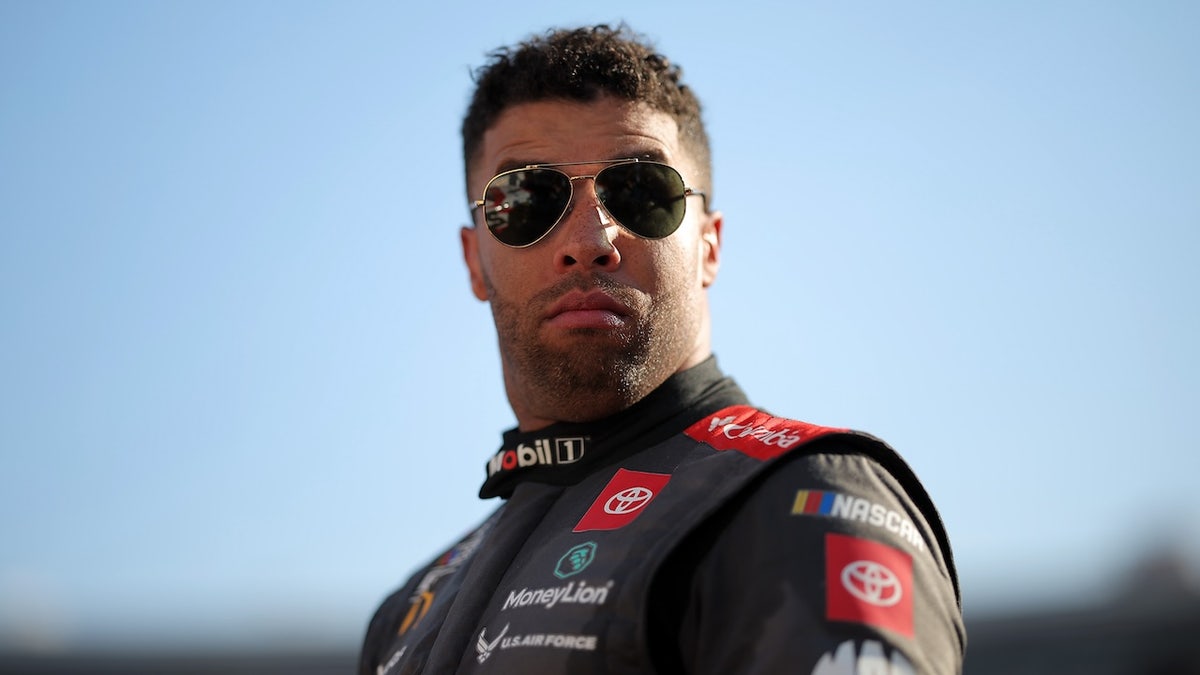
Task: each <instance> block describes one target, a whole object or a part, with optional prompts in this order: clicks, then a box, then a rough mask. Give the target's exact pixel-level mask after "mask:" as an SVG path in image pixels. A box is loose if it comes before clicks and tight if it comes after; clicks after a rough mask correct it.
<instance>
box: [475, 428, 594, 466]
mask: <svg viewBox="0 0 1200 675" xmlns="http://www.w3.org/2000/svg"><path fill="white" fill-rule="evenodd" d="M585 442H586V439H584V438H582V437H578V436H576V437H571V438H539V439H537V440H536V441H534V442H533V445H532V446H530V445H526V444H524V443H521V444H519V445H518V446H517V447H515V448H509V449H505V450H501V451H500V452H497V453H496V454H494V455H492V457H491V459H489V460H488V466H487V471H488V476H494V475H496V474H497V473H499V472H501V471H512V470H513V469H521V468H525V467H527V466H553V465H556V464H574V463H575V462H578V461H579V460H580V459H582V458H583V451H584V445H585Z"/></svg>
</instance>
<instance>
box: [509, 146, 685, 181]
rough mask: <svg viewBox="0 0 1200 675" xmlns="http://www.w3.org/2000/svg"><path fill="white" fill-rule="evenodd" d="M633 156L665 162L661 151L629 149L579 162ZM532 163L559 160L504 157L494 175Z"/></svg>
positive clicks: (600, 161) (599, 162) (611, 159)
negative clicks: (601, 157)
mask: <svg viewBox="0 0 1200 675" xmlns="http://www.w3.org/2000/svg"><path fill="white" fill-rule="evenodd" d="M634 158H636V159H641V160H645V161H648V162H663V163H665V162H666V155H665V154H663V153H662V152H661V151H658V150H641V151H630V152H622V153H617V154H615V155H613V156H612V157H611V158H608V159H595V160H592V159H586V160H582V161H581V162H580V163H581V164H582V163H586V164H591V163H592V162H595V163H596V164H603V163H605V162H613V161H616V160H619V159H634ZM572 161H575V160H572ZM534 164H559V162H547V161H544V160H530V159H515V158H511V157H510V158H505V159H504V160H503V161H501V162H500V164H499V165H497V166H496V173H495V174H494V175H500V174H502V173H504V172H505V171H512V170H513V169H523V168H525V167H527V166H532V165H534Z"/></svg>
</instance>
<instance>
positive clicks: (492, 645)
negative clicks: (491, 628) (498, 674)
mask: <svg viewBox="0 0 1200 675" xmlns="http://www.w3.org/2000/svg"><path fill="white" fill-rule="evenodd" d="M508 626H509V624H507V623H506V624H504V630H502V631H500V634H499V635H497V636H496V639H495V640H492V641H491V642H488V641H487V639H486V638H485V637H484V634H485V633H487V626H484V627H483V630H481V631H479V639H478V640H476V641H475V651H476V652H478V653H479V656H477V657H476V658H477V659H479V662H480V663H483V662H484V661H487V657H489V656H491V655H492V651H493V650H495V649H496V647H497V646H499V644H500V641H501V640H503V639H504V635H505V634H506V633H508Z"/></svg>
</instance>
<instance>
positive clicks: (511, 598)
mask: <svg viewBox="0 0 1200 675" xmlns="http://www.w3.org/2000/svg"><path fill="white" fill-rule="evenodd" d="M612 587H613V582H612V581H609V582H608V583H607V584H605V585H604V586H602V587H600V586H589V585H588V584H587V582H586V581H580V582H578V584H576V582H574V581H571V582H568V583H567V585H565V586H554V587H551V588H538V589H534V590H529V589H528V588H522V589H521V590H519V591H509V592H508V597H506V598H505V599H504V605H503V606H502V607H501V608H500V611H502V612H503V611H505V610H508V609H513V608H516V607H529V606H530V605H541V606H543V607H545V608H546V609H551V608H553V607H554V606H556V605H559V604H564V605H603V604H604V603H605V602H607V601H608V592H609V591H610V590H611V589H612Z"/></svg>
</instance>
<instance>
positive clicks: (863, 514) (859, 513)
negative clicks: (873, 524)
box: [850, 497, 871, 523]
mask: <svg viewBox="0 0 1200 675" xmlns="http://www.w3.org/2000/svg"><path fill="white" fill-rule="evenodd" d="M870 509H871V502H869V501H867V500H865V499H862V498H860V497H855V498H854V506H853V507H852V508H851V509H850V519H851V520H857V521H859V522H863V523H865V522H867V511H869V510H870Z"/></svg>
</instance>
